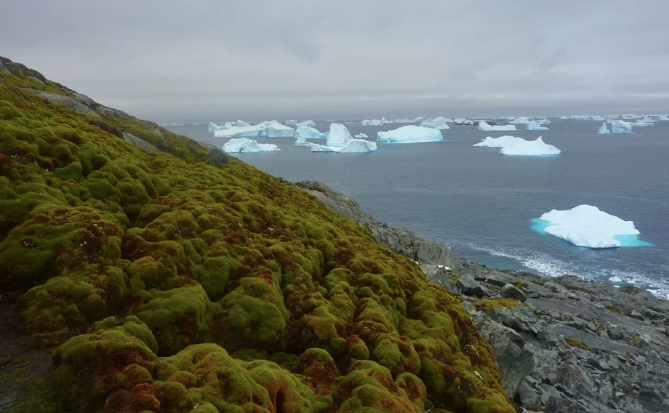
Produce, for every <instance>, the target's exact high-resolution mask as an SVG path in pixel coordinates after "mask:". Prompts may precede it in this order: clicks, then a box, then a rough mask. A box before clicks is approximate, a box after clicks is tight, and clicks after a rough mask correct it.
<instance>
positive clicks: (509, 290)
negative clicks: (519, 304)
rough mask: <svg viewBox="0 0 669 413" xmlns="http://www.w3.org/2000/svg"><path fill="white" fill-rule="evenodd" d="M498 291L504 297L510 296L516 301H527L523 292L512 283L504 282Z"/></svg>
mask: <svg viewBox="0 0 669 413" xmlns="http://www.w3.org/2000/svg"><path fill="white" fill-rule="evenodd" d="M499 293H500V295H501V296H502V297H504V298H510V299H513V300H518V301H527V296H526V295H525V293H524V292H522V291H521V290H520V288H518V287H516V286H515V285H513V284H506V285H505V286H504V287H502V289H501V290H499Z"/></svg>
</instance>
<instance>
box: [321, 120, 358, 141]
mask: <svg viewBox="0 0 669 413" xmlns="http://www.w3.org/2000/svg"><path fill="white" fill-rule="evenodd" d="M351 139H353V136H351V132H349V131H348V129H347V128H346V126H344V125H342V124H341V123H331V124H330V132H328V136H327V141H325V142H326V143H325V145H326V146H332V147H337V146H346V144H347V143H348V141H350V140H351Z"/></svg>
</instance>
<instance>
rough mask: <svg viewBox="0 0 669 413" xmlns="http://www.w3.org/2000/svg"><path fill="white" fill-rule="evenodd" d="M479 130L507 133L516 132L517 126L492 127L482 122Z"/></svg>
mask: <svg viewBox="0 0 669 413" xmlns="http://www.w3.org/2000/svg"><path fill="white" fill-rule="evenodd" d="M479 130H482V131H486V132H495V131H500V132H505V131H515V130H516V125H490V124H489V123H488V122H485V121H481V122H479Z"/></svg>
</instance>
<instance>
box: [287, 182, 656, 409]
mask: <svg viewBox="0 0 669 413" xmlns="http://www.w3.org/2000/svg"><path fill="white" fill-rule="evenodd" d="M296 185H297V186H298V187H300V188H302V189H303V190H305V191H307V192H308V193H310V194H312V195H313V196H314V197H316V198H317V199H318V200H319V201H321V202H322V203H323V204H325V205H326V206H328V207H329V208H330V209H332V210H334V211H336V212H338V213H340V214H341V215H344V216H346V217H349V218H351V219H353V220H354V221H355V222H357V223H358V224H359V225H361V226H362V227H364V228H366V229H367V230H369V232H370V233H371V234H372V236H373V237H374V238H375V239H376V240H377V242H379V243H381V244H384V245H386V246H387V247H388V248H389V249H391V250H393V251H395V252H399V253H401V254H404V255H406V256H408V257H409V258H411V259H413V260H415V261H417V262H418V263H419V264H421V267H422V269H423V271H424V272H425V274H426V275H427V276H428V278H430V279H431V280H432V281H434V282H437V283H439V284H441V285H443V286H444V287H446V288H447V289H449V290H450V291H451V292H452V293H453V294H455V295H459V296H460V297H461V299H462V300H463V304H464V306H465V309H466V310H467V312H468V313H469V315H470V317H471V318H472V320H473V322H474V324H475V325H476V327H477V328H478V329H479V331H480V333H481V334H482V335H483V336H484V337H485V338H486V339H487V340H488V341H489V342H490V344H491V346H492V348H493V352H494V354H495V358H496V360H497V364H498V366H499V369H500V372H501V373H502V377H503V385H504V389H505V391H506V392H507V394H508V395H509V397H510V398H511V399H512V400H514V401H515V402H517V403H518V404H519V405H520V406H522V407H523V408H524V409H528V411H529V410H532V411H541V412H545V413H590V412H599V413H614V412H615V413H618V412H625V413H659V412H669V301H667V300H663V299H660V298H657V297H655V296H654V295H653V294H652V293H650V292H648V291H645V290H641V289H639V288H636V287H634V286H625V287H622V288H616V287H614V286H613V285H612V284H607V283H602V282H595V281H588V280H583V279H580V278H578V277H575V276H569V275H565V276H562V277H540V276H538V275H535V274H531V273H524V272H513V271H499V270H495V269H491V268H488V267H486V266H484V265H481V264H477V263H473V262H469V261H467V260H464V259H461V258H457V257H455V256H454V255H453V254H452V253H451V252H450V251H449V250H448V248H447V247H446V246H445V245H443V244H440V243H436V242H431V241H426V240H424V239H423V238H421V237H420V236H418V235H416V234H414V233H412V232H410V231H407V230H404V229H400V228H393V227H390V226H388V225H387V224H385V223H383V222H380V221H378V220H376V219H374V218H373V217H371V216H370V215H369V214H366V213H365V212H363V211H362V210H361V209H360V206H359V205H358V204H357V203H356V202H355V200H353V199H352V198H350V197H347V196H345V195H343V194H340V193H338V192H336V191H334V190H332V189H331V188H328V187H327V186H325V185H323V184H321V183H318V182H313V181H309V182H300V183H297V184H296Z"/></svg>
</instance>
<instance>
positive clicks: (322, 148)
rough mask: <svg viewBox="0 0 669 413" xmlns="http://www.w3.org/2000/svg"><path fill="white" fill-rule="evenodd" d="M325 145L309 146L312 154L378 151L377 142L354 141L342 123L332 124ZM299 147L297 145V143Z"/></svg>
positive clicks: (313, 144)
mask: <svg viewBox="0 0 669 413" xmlns="http://www.w3.org/2000/svg"><path fill="white" fill-rule="evenodd" d="M325 135H327V140H326V144H325V145H317V144H315V143H312V144H309V146H311V152H337V153H365V152H374V151H376V149H377V148H376V142H369V141H366V140H364V139H353V137H352V136H351V132H349V131H348V129H347V128H346V126H344V125H342V124H341V123H332V124H330V131H329V132H327V133H326V134H325ZM296 145H297V143H296Z"/></svg>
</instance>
